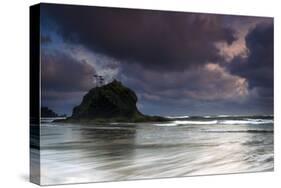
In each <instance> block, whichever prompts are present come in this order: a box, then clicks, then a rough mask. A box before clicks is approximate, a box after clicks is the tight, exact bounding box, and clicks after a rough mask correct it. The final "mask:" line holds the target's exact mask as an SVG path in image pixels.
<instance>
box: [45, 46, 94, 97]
mask: <svg viewBox="0 0 281 188" xmlns="http://www.w3.org/2000/svg"><path fill="white" fill-rule="evenodd" d="M41 70H42V72H41V75H42V90H43V91H45V90H47V91H61V92H76V91H88V90H89V89H90V88H92V87H93V86H94V84H93V75H94V74H95V72H96V71H95V69H94V68H93V67H92V66H91V65H89V64H88V63H87V62H84V61H77V60H75V59H73V58H72V57H71V56H69V55H66V54H64V53H62V52H58V51H52V52H44V51H43V52H42V54H41Z"/></svg>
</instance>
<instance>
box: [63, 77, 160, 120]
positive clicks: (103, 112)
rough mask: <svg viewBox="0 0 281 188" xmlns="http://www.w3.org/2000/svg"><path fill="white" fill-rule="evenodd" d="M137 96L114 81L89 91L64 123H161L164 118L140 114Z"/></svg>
mask: <svg viewBox="0 0 281 188" xmlns="http://www.w3.org/2000/svg"><path fill="white" fill-rule="evenodd" d="M137 101H138V98H137V95H136V94H135V92H134V91H132V90H131V89H129V88H127V87H125V86H124V85H123V84H122V83H121V82H119V81H117V80H114V81H112V82H111V83H109V84H106V85H103V86H100V87H95V88H93V89H91V90H90V91H89V92H88V93H87V94H86V95H85V96H84V97H83V100H82V102H81V104H80V105H78V106H76V107H75V108H74V109H73V113H72V116H71V117H70V118H68V119H66V120H65V121H74V122H76V121H86V122H87V121H98V122H143V121H163V120H166V118H163V117H159V116H147V115H144V114H142V113H141V112H140V111H139V110H138V108H137V106H136V103H137Z"/></svg>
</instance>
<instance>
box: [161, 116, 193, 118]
mask: <svg viewBox="0 0 281 188" xmlns="http://www.w3.org/2000/svg"><path fill="white" fill-rule="evenodd" d="M166 118H169V119H185V118H189V116H166Z"/></svg>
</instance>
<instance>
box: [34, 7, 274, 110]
mask: <svg viewBox="0 0 281 188" xmlns="http://www.w3.org/2000/svg"><path fill="white" fill-rule="evenodd" d="M40 19H41V25H40V29H41V76H42V78H41V83H42V85H41V86H42V88H41V90H42V91H41V92H42V93H41V95H42V98H41V100H42V101H41V102H42V105H43V106H47V107H49V108H51V109H52V110H54V111H55V112H57V113H59V114H67V115H71V113H72V109H73V107H74V106H76V105H79V104H80V103H81V100H82V98H83V96H84V95H85V94H86V93H87V91H89V90H90V89H91V88H93V87H96V86H97V85H98V84H97V81H96V80H95V78H94V75H100V76H102V77H103V78H104V79H105V81H104V82H105V84H106V83H109V82H111V81H112V80H113V79H116V80H119V81H121V82H122V83H123V84H124V85H125V86H127V87H129V88H131V89H132V90H133V91H135V93H136V94H137V96H138V102H137V106H138V108H139V110H140V111H141V112H142V113H144V114H151V115H166V116H167V115H169V116H174V115H222V114H225V115H257V114H259V115H260V114H266V115H269V114H273V18H269V17H249V16H233V15H218V14H202V13H187V12H173V11H156V10H141V9H123V8H122V9H121V8H103V7H91V6H71V5H55V4H42V5H41V16H40Z"/></svg>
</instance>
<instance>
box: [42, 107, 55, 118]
mask: <svg viewBox="0 0 281 188" xmlns="http://www.w3.org/2000/svg"><path fill="white" fill-rule="evenodd" d="M41 117H58V114H56V113H55V112H54V111H53V110H51V109H49V108H48V107H45V106H42V107H41Z"/></svg>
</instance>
